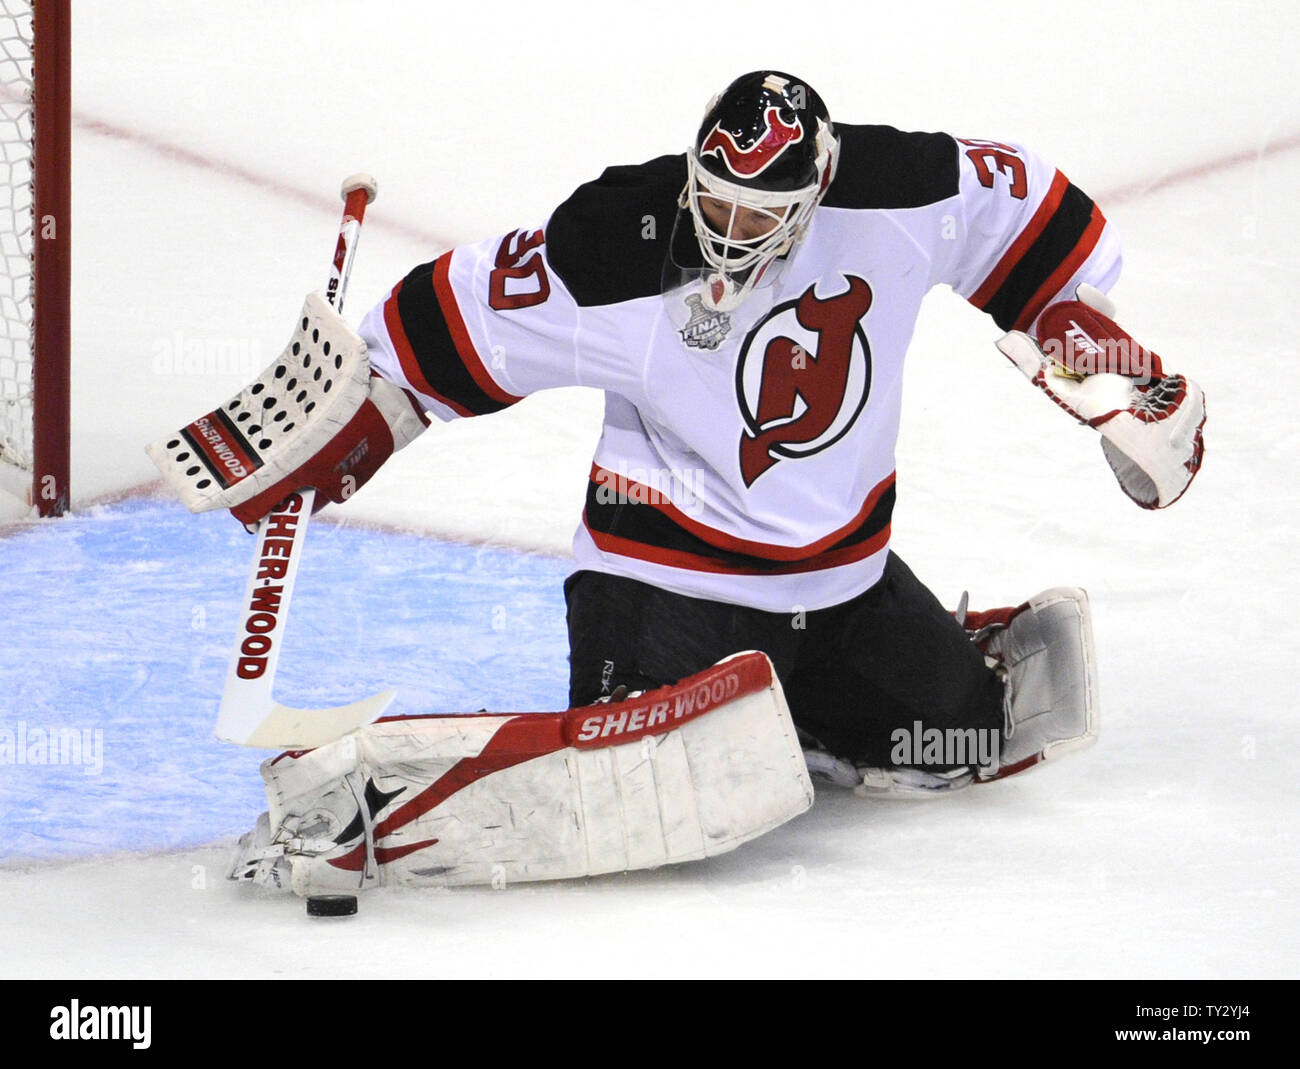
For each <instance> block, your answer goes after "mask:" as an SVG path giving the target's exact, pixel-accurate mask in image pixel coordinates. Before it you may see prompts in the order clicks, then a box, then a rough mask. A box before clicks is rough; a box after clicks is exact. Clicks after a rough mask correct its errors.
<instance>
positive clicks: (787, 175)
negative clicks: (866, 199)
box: [682, 71, 839, 312]
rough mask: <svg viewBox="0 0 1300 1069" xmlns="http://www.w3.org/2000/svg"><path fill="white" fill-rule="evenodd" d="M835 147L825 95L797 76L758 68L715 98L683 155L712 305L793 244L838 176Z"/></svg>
mask: <svg viewBox="0 0 1300 1069" xmlns="http://www.w3.org/2000/svg"><path fill="white" fill-rule="evenodd" d="M838 154H839V141H838V139H837V138H836V136H835V130H834V127H833V126H832V125H831V121H830V116H829V115H828V114H827V111H826V106H825V104H823V103H822V99H821V97H819V96H818V95H817V93H816V92H815V91H814V90H813V89H812V87H811V86H809V85H808V84H807V83H805V82H801V81H799V80H798V79H797V78H794V77H793V76H791V75H788V74H781V73H779V72H776V71H755V72H753V73H751V74H745V75H742V76H741V77H739V78H737V79H736V80H735V81H734V82H732V83H731V84H730V85H729V86H727V88H726V89H725V90H723V92H722V93H721V94H719V95H718V96H716V97H714V98H713V100H712V101H711V102H710V103H709V107H708V110H707V111H706V112H705V115H704V121H703V123H702V124H701V125H700V129H699V133H698V134H697V135H696V137H695V142H694V144H693V145H692V146H691V148H690V150H689V151H688V152H687V154H686V170H687V181H686V189H685V190H684V191H683V193H682V199H683V201H684V203H683V205H682V207H683V208H687V209H689V211H690V215H691V220H692V223H693V224H694V227H695V237H696V240H697V241H698V242H699V246H700V253H701V255H702V257H703V260H704V272H703V297H704V301H705V303H706V304H707V305H708V306H709V307H710V308H711V309H713V310H715V311H719V312H725V311H729V310H731V309H733V308H735V307H736V306H737V305H739V304H740V303H741V302H742V301H743V300H744V299H745V298H746V297H748V296H749V294H750V292H751V291H752V290H753V289H754V287H755V286H756V285H758V283H759V282H760V281H761V279H762V278H763V275H764V274H765V273H766V272H767V270H768V268H769V267H771V265H772V262H773V261H774V260H776V258H777V257H779V256H783V255H785V254H787V253H788V252H789V251H790V250H791V249H792V248H794V246H795V244H796V243H797V242H798V241H799V239H800V238H801V237H802V236H803V233H804V230H805V229H806V228H807V226H808V222H809V220H810V219H811V218H812V214H813V211H814V210H815V209H816V207H817V205H818V203H820V201H821V199H822V196H823V195H824V194H825V192H826V188H827V186H829V185H830V183H831V179H832V178H833V177H834V174H835V164H836V160H837V158H838Z"/></svg>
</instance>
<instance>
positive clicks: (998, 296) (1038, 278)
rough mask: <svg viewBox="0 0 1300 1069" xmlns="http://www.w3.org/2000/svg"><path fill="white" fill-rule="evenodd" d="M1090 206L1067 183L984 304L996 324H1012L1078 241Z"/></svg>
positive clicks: (1087, 199)
mask: <svg viewBox="0 0 1300 1069" xmlns="http://www.w3.org/2000/svg"><path fill="white" fill-rule="evenodd" d="M1092 209H1093V203H1092V198H1091V197H1089V196H1088V195H1087V194H1086V193H1084V191H1083V190H1081V189H1080V188H1079V187H1078V186H1076V185H1075V184H1074V183H1070V185H1069V187H1068V188H1067V189H1066V191H1065V193H1064V194H1063V195H1062V197H1061V203H1060V204H1059V205H1057V208H1056V211H1055V212H1054V213H1053V214H1052V217H1051V218H1050V219H1049V220H1048V221H1047V223H1046V225H1045V226H1044V227H1043V230H1042V232H1041V233H1040V234H1039V235H1038V237H1037V239H1036V240H1035V241H1034V243H1033V244H1032V245H1030V246H1029V248H1028V249H1026V250H1025V253H1024V255H1023V256H1021V257H1020V260H1019V262H1018V263H1017V264H1016V265H1015V267H1013V268H1012V269H1011V273H1010V274H1008V275H1007V277H1006V279H1005V280H1004V281H1003V283H1002V285H1001V286H999V287H998V291H997V292H996V293H995V294H993V296H992V297H990V298H989V301H988V303H987V304H986V305H985V306H984V311H986V312H987V313H988V314H989V315H991V316H992V317H993V320H994V322H996V323H997V325H998V326H999V327H1001V328H1002V329H1003V330H1011V329H1012V328H1013V327H1014V326H1015V324H1016V321H1017V320H1018V319H1019V318H1020V313H1021V312H1023V311H1024V310H1025V306H1026V305H1027V304H1028V303H1029V301H1030V300H1031V299H1032V298H1033V296H1034V294H1035V293H1037V292H1038V291H1039V289H1041V288H1042V286H1043V283H1045V282H1046V281H1047V280H1048V279H1049V278H1051V276H1052V273H1053V272H1054V271H1056V269H1057V268H1058V267H1060V266H1061V264H1063V263H1064V262H1065V260H1066V258H1067V257H1068V256H1069V255H1070V253H1072V252H1073V251H1074V249H1075V247H1076V246H1077V245H1078V244H1079V239H1080V238H1082V237H1083V234H1084V231H1085V230H1087V229H1088V224H1089V223H1090V222H1091V221H1092Z"/></svg>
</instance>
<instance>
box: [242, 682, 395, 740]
mask: <svg viewBox="0 0 1300 1069" xmlns="http://www.w3.org/2000/svg"><path fill="white" fill-rule="evenodd" d="M396 697H397V691H395V690H386V691H383V692H381V693H379V694H373V695H371V696H370V697H369V698H363V699H361V700H360V701H356V702H352V703H351V704H350V705H340V706H337V707H335V708H331V709H295V708H293V707H292V706H289V705H281V704H280V703H279V702H275V701H273V702H271V703H270V705H269V706H268V707H267V708H265V709H261V710H252V709H249V708H248V707H247V706H242V707H238V708H236V709H228V708H227V707H226V704H225V703H224V702H223V703H222V707H221V712H220V713H219V714H218V717H217V731H216V734H217V738H219V739H221V740H222V741H223V742H234V743H238V744H239V745H240V746H257V747H261V748H263V749H267V750H314V749H315V748H316V747H317V746H324V745H325V744H326V743H328V742H333V741H334V740H335V739H340V738H342V737H343V736H344V735H346V734H348V733H349V732H351V731H356V730H357V728H361V727H365V726H366V725H367V724H370V723H373V722H374V721H376V720H378V719H379V718H380V717H381V716H383V715H384V712H385V710H387V709H388V707H389V706H390V705H391V704H392V703H393V699H394V698H396Z"/></svg>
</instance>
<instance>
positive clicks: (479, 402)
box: [397, 253, 510, 416]
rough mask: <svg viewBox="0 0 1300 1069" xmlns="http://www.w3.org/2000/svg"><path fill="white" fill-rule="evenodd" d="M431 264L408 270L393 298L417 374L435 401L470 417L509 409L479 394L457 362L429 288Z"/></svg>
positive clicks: (459, 361) (507, 406) (449, 335)
mask: <svg viewBox="0 0 1300 1069" xmlns="http://www.w3.org/2000/svg"><path fill="white" fill-rule="evenodd" d="M446 255H448V256H450V255H451V254H450V253H447V254H446ZM435 263H437V261H436V260H431V261H430V262H429V263H427V264H420V266H419V267H416V268H415V269H414V270H412V271H411V272H410V273H409V274H408V275H407V276H406V278H404V279H403V280H402V288H401V291H400V292H399V293H398V294H397V312H398V316H399V317H400V318H401V321H402V330H403V331H405V333H406V339H407V341H409V342H410V344H411V353H412V355H414V357H415V361H416V363H417V364H418V365H419V368H420V373H421V374H422V375H423V376H424V378H425V381H426V382H427V383H428V384H429V385H430V386H431V387H432V388H433V390H434V391H435V393H436V394H437V396H438V397H441V398H444V399H446V400H448V401H451V402H454V403H455V404H456V405H459V406H460V407H462V408H464V409H465V410H466V411H468V412H469V413H471V414H472V415H475V416H483V415H488V414H489V413H492V412H500V411H501V410H502V409H503V408H509V407H510V406H509V404H506V403H505V402H502V401H498V400H496V399H495V398H493V397H489V396H488V395H487V394H486V393H484V392H483V389H482V387H480V386H479V384H478V383H477V382H475V381H474V376H472V375H471V374H470V373H469V369H468V368H467V367H466V366H465V362H464V360H462V359H461V356H460V353H459V351H458V350H457V349H456V343H455V341H454V340H453V339H452V336H451V330H450V329H449V328H448V326H447V319H446V316H445V315H444V314H443V310H442V306H441V305H440V303H439V301H438V294H437V291H436V290H435V289H434V287H433V270H434V264H435Z"/></svg>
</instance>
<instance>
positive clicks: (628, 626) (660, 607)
mask: <svg viewBox="0 0 1300 1069" xmlns="http://www.w3.org/2000/svg"><path fill="white" fill-rule="evenodd" d="M564 592H565V597H566V599H567V601H568V623H569V650H570V653H569V704H570V705H571V706H577V705H587V704H590V703H591V702H593V701H595V700H596V699H597V698H599V697H602V696H604V695H607V694H610V693H611V692H612V691H613V690H614V688H616V687H618V686H619V685H625V686H626V687H627V688H628V689H629V690H649V689H652V688H654V687H661V686H664V685H666V684H669V683H675V682H677V680H679V679H681V678H683V677H684V676H688V675H690V674H691V673H693V672H698V671H701V670H702V669H704V668H707V667H709V666H710V665H712V664H715V663H716V662H718V661H720V660H721V659H722V658H723V657H726V656H728V655H729V654H732V653H736V652H738V651H740V650H762V651H763V652H764V653H766V654H767V655H768V657H769V658H771V660H772V664H773V665H774V667H775V668H776V673H777V676H778V677H779V678H780V680H781V685H782V687H783V688H784V690H785V695H786V700H787V701H788V703H789V705H790V712H791V715H792V716H793V718H794V721H795V723H796V724H797V725H798V726H799V728H800V729H801V730H802V731H804V732H806V733H808V734H811V735H812V736H814V737H815V738H816V739H817V740H818V741H819V742H820V743H821V744H822V745H823V746H824V747H825V748H826V749H827V750H829V751H830V752H831V753H833V754H835V755H836V756H838V757H842V758H845V759H846V760H850V761H853V762H855V763H857V764H860V765H869V766H871V767H874V768H885V767H890V766H891V765H892V764H894V762H893V761H892V760H891V758H890V751H891V749H892V744H891V735H892V733H893V732H894V731H895V729H899V728H902V729H904V730H906V731H907V732H909V733H910V732H912V731H913V730H914V725H915V724H916V723H917V722H918V721H919V722H920V723H921V724H922V726H923V728H924V729H927V730H928V729H930V728H938V729H939V730H941V731H946V730H948V729H958V730H965V729H968V728H976V729H980V730H1000V729H1001V727H1002V683H1001V681H1000V680H999V679H998V677H997V676H996V675H995V674H994V673H993V672H992V671H991V670H990V669H989V668H988V667H986V666H985V664H984V658H983V655H982V654H981V653H980V652H979V650H977V649H976V648H975V646H974V644H973V643H972V642H971V641H970V640H969V638H968V637H967V635H966V632H965V631H964V630H963V629H962V628H961V626H960V625H959V624H958V623H957V622H956V620H954V619H953V617H952V615H951V614H950V613H948V612H947V611H945V609H944V608H943V606H942V605H940V604H939V601H938V599H936V598H935V596H934V595H933V594H932V593H930V591H929V590H928V589H927V588H926V587H925V586H923V585H922V584H921V582H920V581H919V580H918V579H917V578H916V576H915V575H913V574H912V571H911V569H910V568H908V567H907V565H906V564H904V563H903V562H902V561H901V560H900V559H899V558H898V557H897V556H895V555H894V554H893V553H891V554H890V555H889V559H888V562H887V564H886V565H885V572H884V575H883V576H882V577H881V580H880V582H878V583H877V584H876V585H875V586H873V587H872V588H871V589H870V590H868V591H866V592H865V593H863V594H860V595H859V596H858V597H856V598H853V599H852V600H851V601H847V602H844V603H843V604H841V605H836V606H833V607H831V608H829V609H818V610H813V611H809V612H807V613H801V614H792V613H771V612H763V611H761V610H759V609H750V608H743V607H741V606H736V605H726V604H723V603H721V602H716V601H707V600H704V599H701V598H691V597H685V596H683V595H681V594H672V593H668V592H667V591H664V590H660V589H658V588H657V587H653V586H649V585H648V584H645V583H640V582H637V581H636V580H633V579H625V578H622V577H620V576H613V575H606V574H603V573H600V572H591V571H582V572H577V573H575V574H574V575H571V576H570V577H569V578H568V580H567V581H566V582H565V585H564ZM928 767H929V768H930V770H931V771H936V769H935V768H934V766H928Z"/></svg>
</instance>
